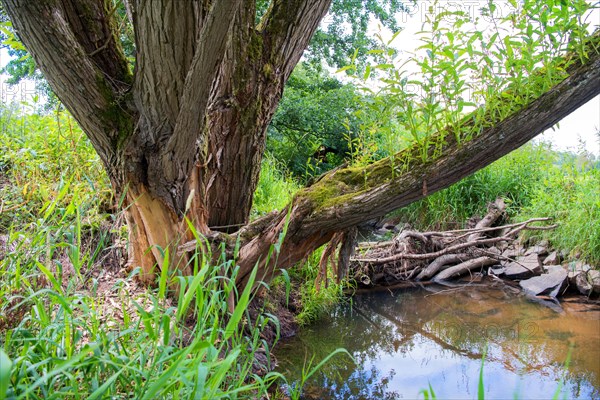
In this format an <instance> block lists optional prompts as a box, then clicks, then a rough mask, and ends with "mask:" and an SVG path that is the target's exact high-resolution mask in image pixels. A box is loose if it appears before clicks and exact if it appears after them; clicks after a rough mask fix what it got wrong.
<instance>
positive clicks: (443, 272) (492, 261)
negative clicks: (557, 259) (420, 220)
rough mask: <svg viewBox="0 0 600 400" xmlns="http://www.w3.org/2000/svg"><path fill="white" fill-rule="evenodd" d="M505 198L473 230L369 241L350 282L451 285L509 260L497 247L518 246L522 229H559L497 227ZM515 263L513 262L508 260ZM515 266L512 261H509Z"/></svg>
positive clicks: (362, 247) (359, 250) (528, 223)
mask: <svg viewBox="0 0 600 400" xmlns="http://www.w3.org/2000/svg"><path fill="white" fill-rule="evenodd" d="M505 209H506V205H505V204H504V201H502V200H501V199H498V200H496V201H495V202H494V203H491V204H490V205H489V206H488V213H487V214H486V215H485V216H484V217H483V218H482V219H480V220H479V222H477V224H476V225H475V227H474V228H471V229H458V230H450V231H444V232H416V231H405V232H402V233H400V234H399V235H398V236H397V237H395V238H394V239H392V240H389V241H385V242H365V243H361V244H359V245H358V247H357V252H356V254H355V256H354V257H353V258H351V260H350V270H349V274H350V277H353V278H354V279H355V280H356V281H357V282H359V283H362V284H363V285H366V286H374V285H393V284H396V283H398V282H403V281H411V280H416V281H426V280H434V281H440V280H448V279H453V278H456V277H459V276H461V275H464V274H467V273H472V272H475V271H479V270H482V269H483V268H484V267H487V266H492V265H496V264H500V261H502V260H507V257H506V256H503V255H502V254H501V251H500V250H498V248H505V247H507V246H508V245H510V244H511V243H512V242H514V241H515V239H516V238H517V236H518V234H519V233H520V232H522V231H523V230H547V229H553V228H555V227H556V225H550V226H539V225H532V224H534V223H537V222H546V221H549V220H550V218H532V219H530V220H527V221H524V222H520V223H514V224H505V225H499V226H494V224H496V223H497V222H498V221H499V220H501V217H502V216H503V215H504V212H505ZM509 260H511V259H509ZM511 261H512V260H511Z"/></svg>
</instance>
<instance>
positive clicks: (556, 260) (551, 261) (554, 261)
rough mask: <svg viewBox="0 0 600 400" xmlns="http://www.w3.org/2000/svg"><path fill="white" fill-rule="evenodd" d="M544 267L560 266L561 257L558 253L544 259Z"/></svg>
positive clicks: (554, 252)
mask: <svg viewBox="0 0 600 400" xmlns="http://www.w3.org/2000/svg"><path fill="white" fill-rule="evenodd" d="M543 264H544V265H558V264H560V257H559V255H558V253H557V252H556V251H553V252H552V253H550V254H549V255H548V257H546V258H545V259H544V262H543Z"/></svg>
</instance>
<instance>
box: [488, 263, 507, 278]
mask: <svg viewBox="0 0 600 400" xmlns="http://www.w3.org/2000/svg"><path fill="white" fill-rule="evenodd" d="M505 270H506V268H504V267H502V266H500V265H496V266H494V267H490V268H488V275H496V276H500V275H504V271H505Z"/></svg>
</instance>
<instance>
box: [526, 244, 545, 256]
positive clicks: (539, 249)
mask: <svg viewBox="0 0 600 400" xmlns="http://www.w3.org/2000/svg"><path fill="white" fill-rule="evenodd" d="M531 254H539V255H540V256H544V255H546V254H548V248H547V247H545V246H543V245H540V244H536V245H535V246H533V247H530V248H528V249H527V251H526V252H525V255H526V256H529V255H531Z"/></svg>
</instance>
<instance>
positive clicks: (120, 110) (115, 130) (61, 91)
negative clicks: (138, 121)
mask: <svg viewBox="0 0 600 400" xmlns="http://www.w3.org/2000/svg"><path fill="white" fill-rule="evenodd" d="M3 1H4V4H5V7H6V11H7V13H8V15H9V16H10V18H11V21H12V22H13V24H14V27H15V29H16V31H17V33H18V34H19V37H20V38H21V40H22V41H23V43H24V44H25V46H26V47H27V49H28V50H29V51H30V52H31V55H32V56H33V58H34V60H35V62H36V64H37V65H38V66H39V68H40V69H41V71H42V72H43V74H44V76H45V77H46V79H48V82H49V84H50V86H51V87H52V90H53V91H54V92H55V93H56V95H57V96H58V98H59V99H60V100H61V101H62V102H63V103H64V104H65V106H66V107H67V108H68V109H69V111H70V112H71V113H72V114H73V116H74V117H75V119H76V120H77V122H78V123H79V124H80V125H81V127H82V128H83V129H84V130H85V132H86V133H87V134H88V137H89V138H90V140H91V142H92V144H93V145H94V148H95V149H96V151H97V152H98V154H99V155H100V157H101V159H102V161H103V162H104V164H105V165H106V167H107V170H108V172H109V175H111V179H113V180H114V179H115V178H116V172H115V171H116V168H115V166H116V165H115V164H116V162H117V161H116V155H115V149H116V147H117V146H118V144H119V143H120V142H121V141H122V140H123V139H124V138H125V137H127V136H128V134H129V133H130V132H131V130H132V126H133V123H132V117H131V113H132V110H131V108H130V107H129V106H130V104H129V103H128V100H127V96H126V94H127V91H128V90H129V88H130V84H131V81H132V77H131V73H130V72H129V70H128V67H127V62H126V59H125V56H124V54H123V52H122V50H121V48H120V45H119V42H118V39H117V35H116V33H115V30H114V29H113V28H114V26H113V25H114V24H113V23H112V19H111V17H110V10H108V9H107V8H106V6H105V3H103V2H98V1H94V0H77V1H75V0H64V1H58V0H47V1H29V0H3ZM106 4H108V3H106Z"/></svg>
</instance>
